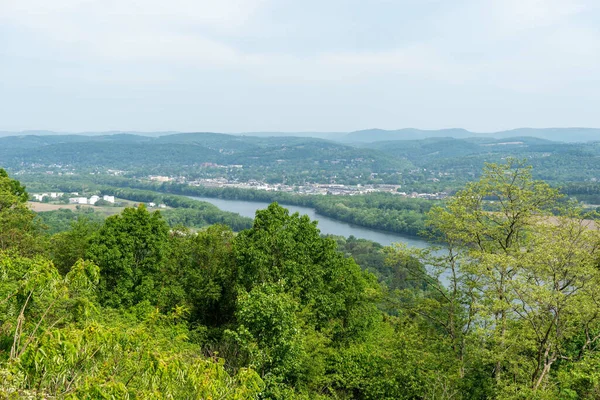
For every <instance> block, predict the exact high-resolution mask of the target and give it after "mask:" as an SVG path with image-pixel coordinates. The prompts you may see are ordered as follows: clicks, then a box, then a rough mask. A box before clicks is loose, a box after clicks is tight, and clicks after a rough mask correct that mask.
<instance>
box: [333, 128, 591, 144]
mask: <svg viewBox="0 0 600 400" xmlns="http://www.w3.org/2000/svg"><path fill="white" fill-rule="evenodd" d="M432 137H450V138H455V139H467V138H474V137H477V138H489V139H492V138H494V139H508V138H513V137H535V138H540V139H546V140H552V141H556V142H589V141H600V129H596V128H544V129H537V128H518V129H511V130H508V131H500V132H493V133H479V132H471V131H467V130H466V129H438V130H422V129H413V128H406V129H398V130H392V131H387V130H383V129H367V130H362V131H356V132H351V133H348V134H347V135H345V136H344V137H343V139H342V140H343V141H345V142H361V143H372V142H381V141H391V140H415V139H417V140H418V139H427V138H432Z"/></svg>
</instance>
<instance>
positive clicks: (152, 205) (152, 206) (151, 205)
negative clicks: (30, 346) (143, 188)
mask: <svg viewBox="0 0 600 400" xmlns="http://www.w3.org/2000/svg"><path fill="white" fill-rule="evenodd" d="M148 207H150V208H154V207H156V203H153V202H150V203H148Z"/></svg>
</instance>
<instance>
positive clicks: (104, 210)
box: [28, 201, 133, 217]
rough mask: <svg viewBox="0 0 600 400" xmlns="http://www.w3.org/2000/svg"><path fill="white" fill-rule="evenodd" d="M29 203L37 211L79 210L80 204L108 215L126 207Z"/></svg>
mask: <svg viewBox="0 0 600 400" xmlns="http://www.w3.org/2000/svg"><path fill="white" fill-rule="evenodd" d="M28 204H29V208H31V209H32V210H33V211H35V212H44V211H54V210H61V209H62V210H73V211H77V210H78V208H77V207H78V206H79V209H82V208H91V209H93V210H94V212H95V213H98V214H103V215H105V216H107V217H108V216H111V215H115V214H119V213H120V212H121V211H123V209H124V208H125V207H110V206H102V207H96V206H84V205H78V204H52V203H37V202H33V201H30V202H28ZM132 204H133V203H132Z"/></svg>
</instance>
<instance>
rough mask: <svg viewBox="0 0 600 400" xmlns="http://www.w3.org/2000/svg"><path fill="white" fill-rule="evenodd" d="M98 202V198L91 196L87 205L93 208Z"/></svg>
mask: <svg viewBox="0 0 600 400" xmlns="http://www.w3.org/2000/svg"><path fill="white" fill-rule="evenodd" d="M98 200H100V196H96V195H93V196H92V197H90V200H89V202H88V203H89V204H90V205H92V206H93V205H94V204H96V203H97V202H98Z"/></svg>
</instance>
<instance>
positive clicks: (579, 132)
mask: <svg viewBox="0 0 600 400" xmlns="http://www.w3.org/2000/svg"><path fill="white" fill-rule="evenodd" d="M179 133H184V132H177V131H163V132H136V131H107V132H77V133H68V132H54V131H48V130H29V131H20V132H10V131H0V137H6V136H29V135H35V136H65V135H80V136H109V135H123V134H129V135H136V136H145V137H154V138H156V137H163V136H167V135H175V134H179ZM206 133H209V132H206ZM215 134H217V133H215ZM226 135H233V136H245V137H260V138H269V137H271V138H272V137H287V138H289V137H304V138H307V137H310V138H317V139H327V140H333V141H338V142H344V143H373V142H381V141H393V140H419V139H427V138H436V137H437V138H439V137H447V138H454V139H468V138H488V139H509V138H513V137H534V138H540V139H546V140H552V141H558V142H571V143H572V142H589V141H598V140H600V129H599V128H581V127H573V128H517V129H511V130H506V131H498V132H488V133H482V132H472V131H468V130H466V129H462V128H451V129H436V130H425V129H416V128H403V129H396V130H385V129H377V128H373V129H365V130H359V131H354V132H349V133H348V132H241V133H229V134H226Z"/></svg>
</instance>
